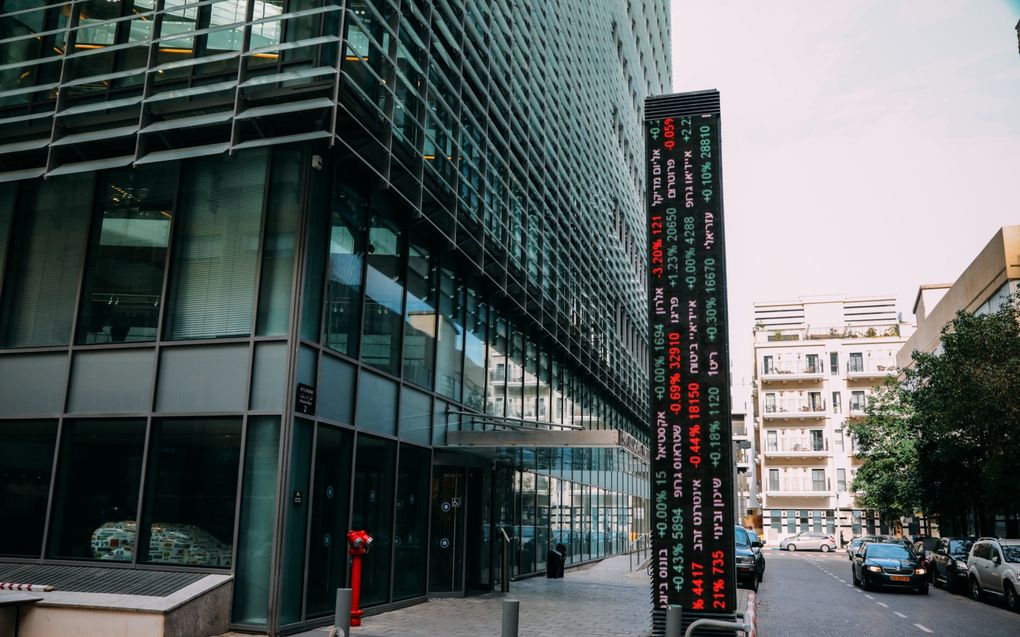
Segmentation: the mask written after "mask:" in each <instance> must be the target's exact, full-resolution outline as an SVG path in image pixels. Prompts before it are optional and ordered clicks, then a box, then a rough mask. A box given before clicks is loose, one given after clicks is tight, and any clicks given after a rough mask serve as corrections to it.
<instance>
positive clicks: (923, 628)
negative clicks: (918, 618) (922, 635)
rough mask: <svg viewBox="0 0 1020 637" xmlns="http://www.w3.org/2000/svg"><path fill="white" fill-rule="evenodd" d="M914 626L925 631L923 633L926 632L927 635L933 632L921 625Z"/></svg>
mask: <svg viewBox="0 0 1020 637" xmlns="http://www.w3.org/2000/svg"><path fill="white" fill-rule="evenodd" d="M914 625H915V626H917V627H918V628H920V629H921V630H923V631H924V632H926V633H930V632H931V629H929V628H925V627H924V626H922V625H921V624H914Z"/></svg>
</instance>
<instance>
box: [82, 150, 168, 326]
mask: <svg viewBox="0 0 1020 637" xmlns="http://www.w3.org/2000/svg"><path fill="white" fill-rule="evenodd" d="M176 192H177V164H175V163H170V164H167V165H163V164H160V165H159V166H158V167H154V166H147V167H141V168H138V169H134V170H119V171H115V172H111V173H107V174H106V175H105V176H104V179H103V181H102V183H100V185H99V198H100V199H99V201H100V205H99V211H98V215H97V217H96V228H95V230H94V231H93V233H92V234H93V237H92V245H91V248H90V250H89V254H90V256H89V262H88V266H87V268H86V271H85V287H84V289H83V290H82V301H81V319H80V320H79V321H78V342H80V343H87V344H88V343H125V342H137V341H154V340H156V329H157V325H158V322H159V313H160V308H161V307H162V306H163V304H162V296H163V278H164V277H163V275H164V270H165V269H166V255H167V246H168V244H169V242H170V220H171V219H172V218H173V213H174V209H173V208H174V196H175V194H176Z"/></svg>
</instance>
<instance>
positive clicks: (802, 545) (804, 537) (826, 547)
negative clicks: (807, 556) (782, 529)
mask: <svg viewBox="0 0 1020 637" xmlns="http://www.w3.org/2000/svg"><path fill="white" fill-rule="evenodd" d="M779 548H780V549H782V550H784V551H805V550H814V551H821V552H822V553H828V552H829V551H835V550H836V540H835V538H833V537H832V536H831V535H826V534H824V533H816V532H814V531H801V532H800V533H798V534H797V535H791V536H790V537H787V538H783V539H782V540H780V541H779Z"/></svg>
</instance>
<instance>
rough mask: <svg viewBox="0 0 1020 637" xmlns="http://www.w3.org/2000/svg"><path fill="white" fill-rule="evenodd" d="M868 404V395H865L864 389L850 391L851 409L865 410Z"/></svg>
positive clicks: (854, 410) (855, 410) (853, 410)
mask: <svg viewBox="0 0 1020 637" xmlns="http://www.w3.org/2000/svg"><path fill="white" fill-rule="evenodd" d="M867 406H868V400H867V397H866V396H865V395H864V391H863V390H860V391H852V392H850V411H851V412H857V411H864V408H865V407H867Z"/></svg>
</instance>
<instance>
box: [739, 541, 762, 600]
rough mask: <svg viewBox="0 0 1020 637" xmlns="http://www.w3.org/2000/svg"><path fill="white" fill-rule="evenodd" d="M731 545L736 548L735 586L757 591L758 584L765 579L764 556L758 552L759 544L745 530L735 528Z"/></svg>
mask: <svg viewBox="0 0 1020 637" xmlns="http://www.w3.org/2000/svg"><path fill="white" fill-rule="evenodd" d="M733 543H734V544H735V548H736V550H735V552H734V555H735V557H736V562H737V584H738V585H739V586H741V587H743V588H749V589H751V590H752V591H757V590H758V584H759V583H761V581H762V579H763V578H764V577H765V556H764V555H762V553H761V551H760V550H758V549H761V542H759V541H758V540H757V539H752V536H751V534H750V533H748V531H747V529H745V528H744V527H742V526H737V527H734V528H733Z"/></svg>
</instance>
